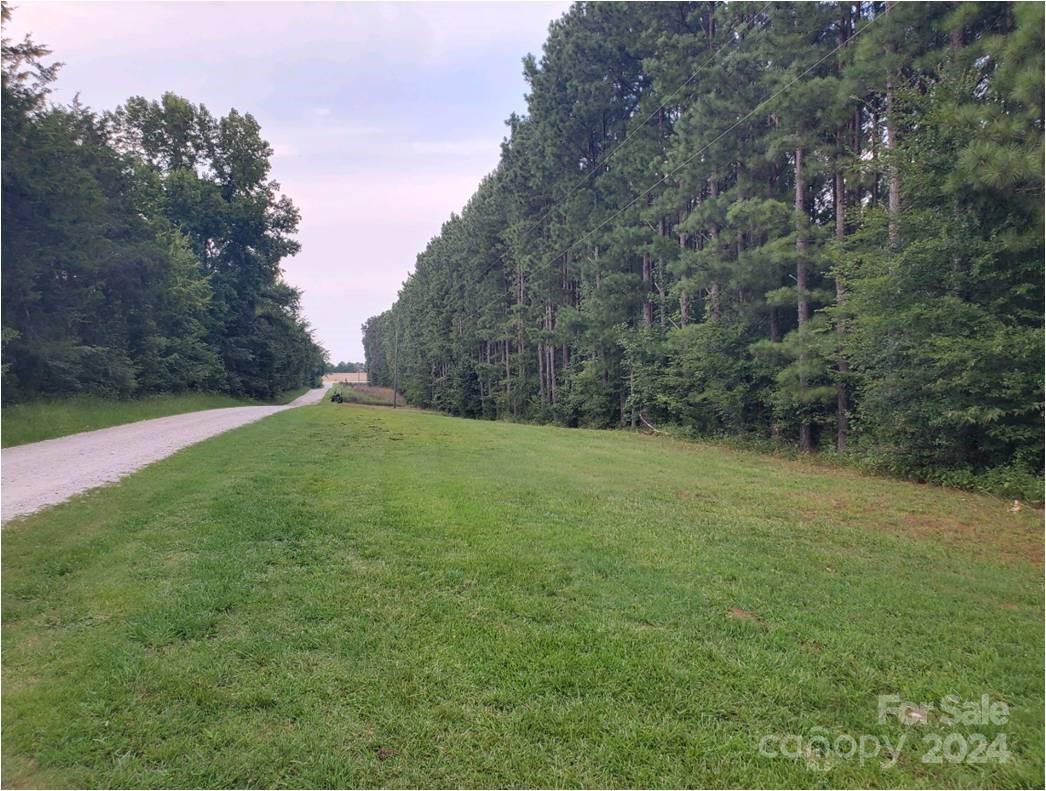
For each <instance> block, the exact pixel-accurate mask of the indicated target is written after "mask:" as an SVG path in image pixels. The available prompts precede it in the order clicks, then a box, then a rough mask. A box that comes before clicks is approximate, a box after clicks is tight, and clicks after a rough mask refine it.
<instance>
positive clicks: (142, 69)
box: [5, 0, 568, 361]
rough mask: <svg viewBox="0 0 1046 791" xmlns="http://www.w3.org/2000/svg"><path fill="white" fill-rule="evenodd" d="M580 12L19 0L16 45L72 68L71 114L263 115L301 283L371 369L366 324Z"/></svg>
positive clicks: (457, 200)
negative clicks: (135, 102) (134, 102)
mask: <svg viewBox="0 0 1046 791" xmlns="http://www.w3.org/2000/svg"><path fill="white" fill-rule="evenodd" d="M567 6H568V4H567V3H564V2H555V3H548V2H538V3H343V2H339V3H334V2H323V3H295V2H283V3H257V2H242V3H241V2H228V3H199V2H197V3H189V2H162V3H137V2H71V3H63V2H43V1H41V0H36V1H35V2H25V1H24V0H23V2H21V3H19V2H17V0H15V2H14V7H15V11H14V15H13V18H12V21H11V24H10V26H9V28H8V29H6V30H5V35H7V36H11V37H15V38H20V37H21V36H22V35H23V34H24V33H26V32H31V33H32V35H33V38H34V39H36V40H37V42H38V43H42V44H46V45H48V46H49V47H51V49H52V50H53V58H54V59H55V60H60V61H63V62H64V63H65V66H64V67H63V68H62V71H61V74H60V76H59V79H58V83H57V87H56V90H55V93H54V98H55V99H56V100H58V101H62V102H67V101H69V100H71V99H72V98H73V96H74V95H75V94H77V93H79V94H80V101H81V102H82V103H83V104H85V105H87V106H89V107H92V108H94V109H96V110H108V109H112V108H114V107H116V105H118V104H121V103H122V102H123V101H124V100H126V99H127V97H129V96H134V95H141V96H145V97H147V98H150V99H158V98H159V97H160V96H161V94H163V92H164V91H174V92H175V93H178V94H180V95H182V96H184V97H185V98H187V99H189V100H190V101H192V102H194V103H203V104H205V105H207V107H208V109H210V110H211V112H213V113H215V114H216V115H219V114H225V113H226V112H227V111H228V110H229V109H230V108H232V107H235V108H236V109H237V110H240V111H243V112H250V113H252V114H253V115H254V116H255V117H256V118H257V119H258V121H259V123H260V124H261V127H262V132H263V134H264V136H265V137H266V139H267V140H268V141H269V143H270V144H271V145H272V147H273V149H274V152H275V153H274V156H273V176H274V178H275V179H276V180H277V181H279V182H280V184H281V185H282V188H283V191H284V192H285V193H286V194H287V195H289V196H290V198H291V199H292V200H293V201H294V202H295V204H297V206H298V207H299V209H301V212H302V222H301V227H300V229H299V233H298V239H299V241H300V242H301V243H302V252H301V253H300V254H299V255H297V256H296V257H295V258H293V259H290V260H287V261H285V262H284V272H285V274H286V278H287V280H288V281H289V282H290V283H291V284H293V285H295V286H297V287H298V288H300V289H302V291H303V292H304V297H303V305H304V308H305V314H306V316H307V317H308V319H309V321H310V323H311V324H312V325H313V327H314V328H315V332H316V336H317V339H318V340H319V341H320V342H321V343H322V344H323V345H324V346H325V347H326V348H327V349H328V351H330V354H331V357H332V359H333V360H335V361H337V360H352V361H355V360H361V361H362V359H363V348H362V345H361V343H360V324H361V323H362V322H363V321H364V320H366V319H367V318H368V317H369V316H372V315H374V314H375V313H380V312H381V311H382V310H385V309H386V308H387V307H389V306H390V305H391V304H392V302H393V301H394V300H395V298H396V293H397V291H398V290H399V287H400V285H401V284H402V282H403V280H404V279H405V278H406V276H407V273H408V272H409V271H411V270H412V269H413V267H414V259H415V257H416V256H417V254H418V253H419V252H420V251H421V250H422V249H423V248H424V246H425V244H426V243H427V242H428V240H429V239H430V238H431V237H432V236H434V235H435V234H437V233H438V232H439V228H440V225H441V224H442V223H443V221H444V220H445V219H447V217H448V216H449V215H450V213H451V212H454V211H460V209H461V207H462V206H463V205H464V203H465V202H466V201H467V200H468V198H469V197H470V196H471V194H472V192H473V191H474V190H475V188H476V186H477V185H478V184H479V181H480V179H481V178H482V177H483V176H484V175H485V174H486V173H488V172H489V171H491V170H492V169H493V168H494V166H495V165H496V164H497V160H498V153H499V144H500V141H501V139H502V138H503V137H504V135H505V126H504V121H505V119H506V118H507V117H508V115H509V114H510V113H511V112H513V111H517V112H522V111H523V110H524V108H525V102H524V98H523V96H524V92H525V87H526V86H525V83H524V81H523V76H522V71H523V69H522V65H521V60H522V58H523V56H524V55H526V54H527V53H528V52H533V53H535V54H539V53H540V51H541V45H542V43H543V41H544V39H545V34H546V32H547V29H548V24H549V22H550V21H552V20H553V19H555V18H556V17H558V16H559V15H560V14H562V13H563V12H564V11H565V10H566V8H567Z"/></svg>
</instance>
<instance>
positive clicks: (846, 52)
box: [363, 2, 1044, 489]
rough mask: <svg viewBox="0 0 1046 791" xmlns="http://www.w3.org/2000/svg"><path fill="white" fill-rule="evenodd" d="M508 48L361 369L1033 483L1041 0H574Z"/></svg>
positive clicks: (919, 472) (519, 409) (500, 400)
mask: <svg viewBox="0 0 1046 791" xmlns="http://www.w3.org/2000/svg"><path fill="white" fill-rule="evenodd" d="M524 69H525V73H526V78H527V80H528V83H529V93H528V95H527V106H528V112H527V114H526V115H525V116H524V117H517V116H513V117H512V118H510V119H509V121H508V125H509V128H510V134H509V136H508V139H507V140H506V141H505V143H504V144H503V146H502V154H501V161H500V163H499V165H498V167H497V169H496V170H495V171H494V172H493V173H492V174H491V175H490V176H489V177H487V178H486V179H485V180H484V181H483V182H482V183H481V184H480V185H479V188H478V190H477V192H476V193H475V195H474V196H473V197H472V199H471V200H470V202H469V203H468V204H467V206H466V207H465V209H464V210H463V212H462V214H461V215H460V216H459V215H453V216H451V218H450V219H449V220H448V221H447V222H446V223H445V224H444V226H443V228H442V231H441V233H440V234H439V236H438V237H436V238H435V239H433V240H432V242H431V243H430V244H429V245H428V247H427V248H426V249H425V250H424V252H422V253H421V254H420V255H419V256H418V260H417V265H416V268H415V270H414V272H413V274H412V275H411V276H410V277H409V279H408V280H407V282H406V283H405V285H404V287H403V289H402V291H401V292H400V294H399V297H398V299H397V301H396V303H395V304H394V305H393V307H392V308H391V309H390V310H388V311H386V312H385V313H382V314H381V315H379V316H375V317H373V318H371V319H370V320H368V321H367V323H366V324H364V326H363V330H364V347H365V351H366V359H367V369H368V371H369V374H370V379H371V381H372V382H375V383H378V384H384V385H390V384H392V382H393V379H394V377H395V376H397V375H398V377H399V382H400V388H401V390H402V391H403V392H404V393H405V395H406V397H407V398H408V400H410V401H412V402H413V403H415V404H419V405H423V406H428V407H435V408H438V409H441V410H446V411H447V412H450V413H453V414H457V415H464V416H469V417H484V418H500V417H510V418H516V419H523V420H536V421H555V422H558V423H561V424H565V425H569V426H598V427H612V426H625V427H629V426H631V427H641V428H647V427H656V428H659V429H660V428H662V427H667V426H673V427H675V428H676V430H677V431H684V432H687V433H691V434H695V435H746V436H751V437H764V438H766V439H767V440H775V441H778V442H782V443H794V444H795V445H796V446H798V447H799V448H801V449H803V450H813V449H815V448H822V449H828V448H831V449H835V450H837V451H840V452H848V453H850V454H851V455H853V456H854V457H857V458H860V459H863V460H865V461H867V462H869V463H871V464H874V465H875V466H877V467H879V468H881V469H887V470H890V471H892V472H895V473H898V474H904V475H912V476H917V477H922V478H928V479H934V480H941V481H945V482H949V483H956V484H960V485H981V482H984V481H987V482H988V483H987V485H990V486H993V487H995V488H1001V489H1005V488H1007V485H1008V483H1007V482H1013V481H1017V482H1020V481H1024V482H1025V483H1027V481H1028V480H1029V477H1028V476H1032V479H1034V478H1037V477H1038V476H1040V475H1041V471H1042V453H1043V276H1044V272H1043V254H1044V250H1043V197H1044V196H1043V5H1042V4H1040V3H974V2H970V3H914V2H912V3H880V2H865V3H849V2H843V3H794V4H793V3H776V2H770V3H766V4H765V5H764V4H761V3H758V2H750V3H729V4H727V3H718V2H685V3H679V2H671V3H650V4H647V3H577V4H575V5H574V6H573V7H572V8H571V9H570V11H569V12H568V13H567V14H566V15H565V16H564V17H563V18H562V19H560V20H559V21H557V22H555V23H554V24H553V25H552V26H551V29H550V34H549V37H548V40H547V42H546V44H545V46H544V54H543V56H542V58H541V59H540V61H538V60H536V59H534V58H533V57H528V58H527V59H526V60H525V61H524ZM1016 486H1017V488H1019V486H1020V484H1019V483H1018V484H1016ZM1011 488H1012V487H1011Z"/></svg>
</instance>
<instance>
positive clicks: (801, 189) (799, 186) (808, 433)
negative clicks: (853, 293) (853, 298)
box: [795, 146, 814, 451]
mask: <svg viewBox="0 0 1046 791" xmlns="http://www.w3.org/2000/svg"><path fill="white" fill-rule="evenodd" d="M805 153H806V152H805V151H804V150H803V148H802V147H801V146H800V147H799V148H797V149H796V150H795V288H796V292H797V295H798V299H797V302H798V308H799V311H798V314H799V332H800V336H799V344H800V346H799V392H800V393H801V394H803V395H805V393H806V353H805V352H804V351H803V345H804V344H805V343H806V339H805V338H804V337H803V336H802V330H803V327H804V326H805V325H806V323H807V322H808V321H810V299H809V296H808V294H807V291H808V289H807V270H806V257H807V251H808V248H809V246H810V242H809V239H808V238H807V234H806V174H805V172H804V170H803V157H804V155H805ZM813 448H814V441H813V429H812V427H811V425H810V418H809V416H808V415H807V414H806V409H805V406H804V408H803V414H802V416H801V418H800V421H799V449H800V450H804V451H810V450H813Z"/></svg>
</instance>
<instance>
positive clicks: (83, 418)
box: [0, 387, 308, 448]
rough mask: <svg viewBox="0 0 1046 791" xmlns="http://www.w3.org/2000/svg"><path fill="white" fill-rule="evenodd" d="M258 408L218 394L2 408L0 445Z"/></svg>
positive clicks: (82, 399)
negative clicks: (206, 412)
mask: <svg viewBox="0 0 1046 791" xmlns="http://www.w3.org/2000/svg"><path fill="white" fill-rule="evenodd" d="M307 390H308V388H305V387H303V388H301V389H299V390H291V391H289V392H287V393H283V394H281V395H280V397H279V398H276V399H274V400H273V401H271V402H265V403H274V404H286V403H289V402H291V401H293V400H294V399H295V398H297V397H298V396H300V395H301V394H302V393H304V392H306V391H307ZM259 403H263V402H260V401H252V400H250V399H244V398H234V397H233V396H229V395H223V394H220V393H179V394H177V395H171V394H164V395H155V396H146V397H145V398H134V399H128V400H125V401H117V400H113V399H106V398H98V397H96V396H71V397H69V398H55V399H49V400H41V401H30V402H28V403H25V404H12V405H11V406H5V407H4V408H3V412H2V414H0V436H2V440H0V444H2V447H5V448H10V447H12V446H14V445H24V444H25V443H27V442H39V441H40V440H42V439H51V438H53V437H64V436H66V435H68V434H76V433H77V432H80V431H93V430H95V429H99V428H108V427H109V426H119V425H122V424H123V423H133V422H134V421H136V420H148V419H149V418H154V417H167V416H168V415H180V414H183V413H185V412H196V411H198V410H201V409H217V408H218V407H228V406H251V405H254V404H259Z"/></svg>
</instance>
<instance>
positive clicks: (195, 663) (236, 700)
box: [2, 402, 1044, 787]
mask: <svg viewBox="0 0 1046 791" xmlns="http://www.w3.org/2000/svg"><path fill="white" fill-rule="evenodd" d="M1008 505H1009V504H1008V503H1006V502H1003V501H1000V500H995V499H990V498H985V497H979V496H974V495H970V494H964V493H958V492H954V491H948V490H944V489H938V488H933V487H920V486H916V485H913V484H907V483H901V482H897V481H889V480H881V479H876V478H867V477H861V476H859V475H857V474H856V473H853V472H850V471H839V470H834V469H828V468H823V467H818V466H815V465H813V464H807V463H802V462H791V461H784V460H780V459H774V458H769V457H765V456H760V455H757V454H753V453H748V452H740V451H732V450H726V449H723V448H721V447H718V446H715V445H711V444H689V443H683V442H678V441H674V440H669V439H663V438H657V437H647V436H637V435H630V434H627V433H624V432H596V431H581V430H567V429H558V428H551V427H534V426H520V425H512V424H505V423H487V422H479V421H466V420H459V419H453V418H449V417H443V416H439V415H434V414H430V413H424V412H419V411H413V410H392V409H388V408H378V407H363V406H339V405H335V404H330V403H327V402H325V403H323V404H322V405H319V406H315V407H305V408H301V409H296V410H290V411H287V412H283V413H280V414H278V415H275V416H273V417H270V418H267V419H266V420H263V421H261V422H258V423H255V424H252V425H249V426H246V427H243V428H240V429H237V430H235V431H232V432H229V433H227V434H225V435H222V436H220V437H218V438H215V439H212V440H210V441H207V442H205V443H202V444H200V445H197V446H194V447H192V448H189V449H186V450H184V451H182V452H180V453H178V454H176V455H175V456H173V457H171V458H169V459H168V460H166V461H164V462H161V463H158V464H155V465H153V466H151V467H148V468H147V469H145V470H143V471H141V472H139V473H137V474H135V475H133V476H131V477H130V478H127V479H125V480H124V481H123V482H122V483H120V484H118V485H116V486H113V487H110V488H106V489H102V490H98V491H96V492H94V493H91V494H88V495H86V496H84V497H81V498H79V499H77V500H75V501H72V502H70V503H67V504H65V505H62V506H59V507H57V508H53V509H51V510H48V511H45V512H43V513H40V514H37V515H34V516H31V517H28V518H26V519H23V520H18V521H15V522H12V523H10V524H9V525H8V526H7V527H5V528H4V532H3V558H2V561H3V577H2V585H3V693H4V694H3V724H4V729H3V784H4V786H5V787H18V786H31V785H33V786H51V787H68V786H75V787H92V786H113V787H126V786H142V787H174V786H178V787H187V786H189V787H196V786H199V787H212V786H251V787H264V786H275V787H287V786H290V787H313V786H315V787H331V786H398V787H411V786H440V787H474V786H545V787H563V786H679V787H681V786H768V787H778V786H817V787H831V786H862V785H871V786H891V787H897V786H916V787H925V786H948V787H991V786H1041V784H1042V781H1043V696H1044V689H1043V626H1042V624H1043V588H1042V581H1043V566H1042V563H1043V539H1042V532H1041V519H1042V516H1041V513H1039V512H1036V511H1032V510H1029V509H1025V510H1023V511H1021V512H1020V513H1011V512H1010V511H1009V510H1008ZM889 694H897V695H899V696H901V697H902V698H903V699H905V700H911V701H915V702H923V701H939V700H940V699H942V698H944V697H945V696H948V695H955V696H958V697H959V698H961V699H963V700H979V699H980V698H981V696H982V695H987V696H988V699H989V700H990V701H992V702H1000V701H1002V702H1005V703H1006V704H1007V705H1008V707H1009V713H1010V716H1009V718H1008V720H1007V721H1006V722H1005V723H1004V724H992V725H988V726H982V725H955V726H951V727H944V726H943V725H942V724H941V723H940V722H938V721H937V720H936V716H935V715H933V714H931V716H930V717H929V718H928V719H929V722H928V723H926V724H924V725H913V726H906V725H902V724H900V723H899V722H897V721H896V720H890V721H887V722H885V723H879V722H878V721H877V716H876V715H877V709H876V706H877V696H879V695H889ZM818 729H823V731H819V730H818ZM819 733H824V734H827V735H828V737H829V738H830V739H831V740H832V743H833V744H836V745H837V746H840V743H839V742H838V739H839V737H841V736H843V735H850V736H852V737H853V738H854V739H855V740H856V739H858V738H859V737H861V736H868V737H872V738H875V739H880V740H881V739H884V738H888V739H890V741H891V744H896V743H897V740H898V738H899V737H901V736H902V735H904V734H907V736H906V738H907V741H906V742H905V746H904V748H903V749H902V750H901V752H900V754H899V757H898V759H897V762H896V765H895V766H893V767H892V768H882V767H881V765H880V761H882V760H884V757H885V756H883V755H880V756H879V757H877V758H874V759H870V760H864V761H861V760H859V758H858V756H852V757H846V755H845V753H846V750H845V749H843V747H845V746H846V743H845V741H844V742H843V743H841V746H840V750H837V751H836V752H834V753H833V754H831V755H829V756H827V757H826V758H825V759H823V760H822V759H821V758H820V757H819V754H818V751H817V744H818V743H817V742H813V741H811V739H810V737H811V736H813V735H816V734H819ZM953 733H958V734H960V737H958V738H960V739H961V740H963V743H964V744H965V743H969V744H971V745H974V746H975V745H976V739H977V737H976V734H982V735H984V737H985V738H986V739H987V740H988V741H992V740H994V739H996V737H998V736H999V734H1003V735H1004V738H1005V741H1006V746H1007V749H1008V751H1009V753H1010V758H1009V760H1008V761H1006V762H1004V763H1003V762H998V761H996V760H994V758H992V759H989V760H985V761H983V762H981V761H979V760H977V759H979V758H984V757H985V756H984V754H983V751H980V752H979V751H977V750H971V751H970V752H969V754H966V751H965V749H964V750H963V751H962V752H963V756H962V757H964V758H966V759H967V760H962V761H959V762H954V763H953V762H950V761H948V760H942V761H941V762H940V763H924V762H923V761H922V760H921V759H922V757H923V756H924V755H926V754H927V753H928V752H929V753H930V757H931V758H932V757H933V753H932V737H931V736H930V734H938V738H941V737H943V736H945V735H948V734H953ZM789 734H794V735H796V736H797V737H799V738H800V739H801V740H803V741H802V744H803V745H804V746H803V748H802V752H797V751H795V750H792V752H791V753H790V755H791V757H788V756H781V755H777V756H767V755H761V754H760V744H761V743H764V742H765V739H766V738H767V737H782V736H787V735H789ZM951 743H952V744H953V748H952V751H951V753H950V754H951V755H952V756H953V757H954V756H955V755H957V754H958V753H957V752H956V751H955V749H954V744H955V743H956V740H955V739H953V740H952V742H951ZM773 744H781V742H780V741H776V742H773ZM810 744H813V745H814V747H813V749H812V751H811V749H810V748H809V745H810ZM975 752H977V755H974V753H975ZM993 755H994V754H993ZM995 757H997V755H996V756H995Z"/></svg>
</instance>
